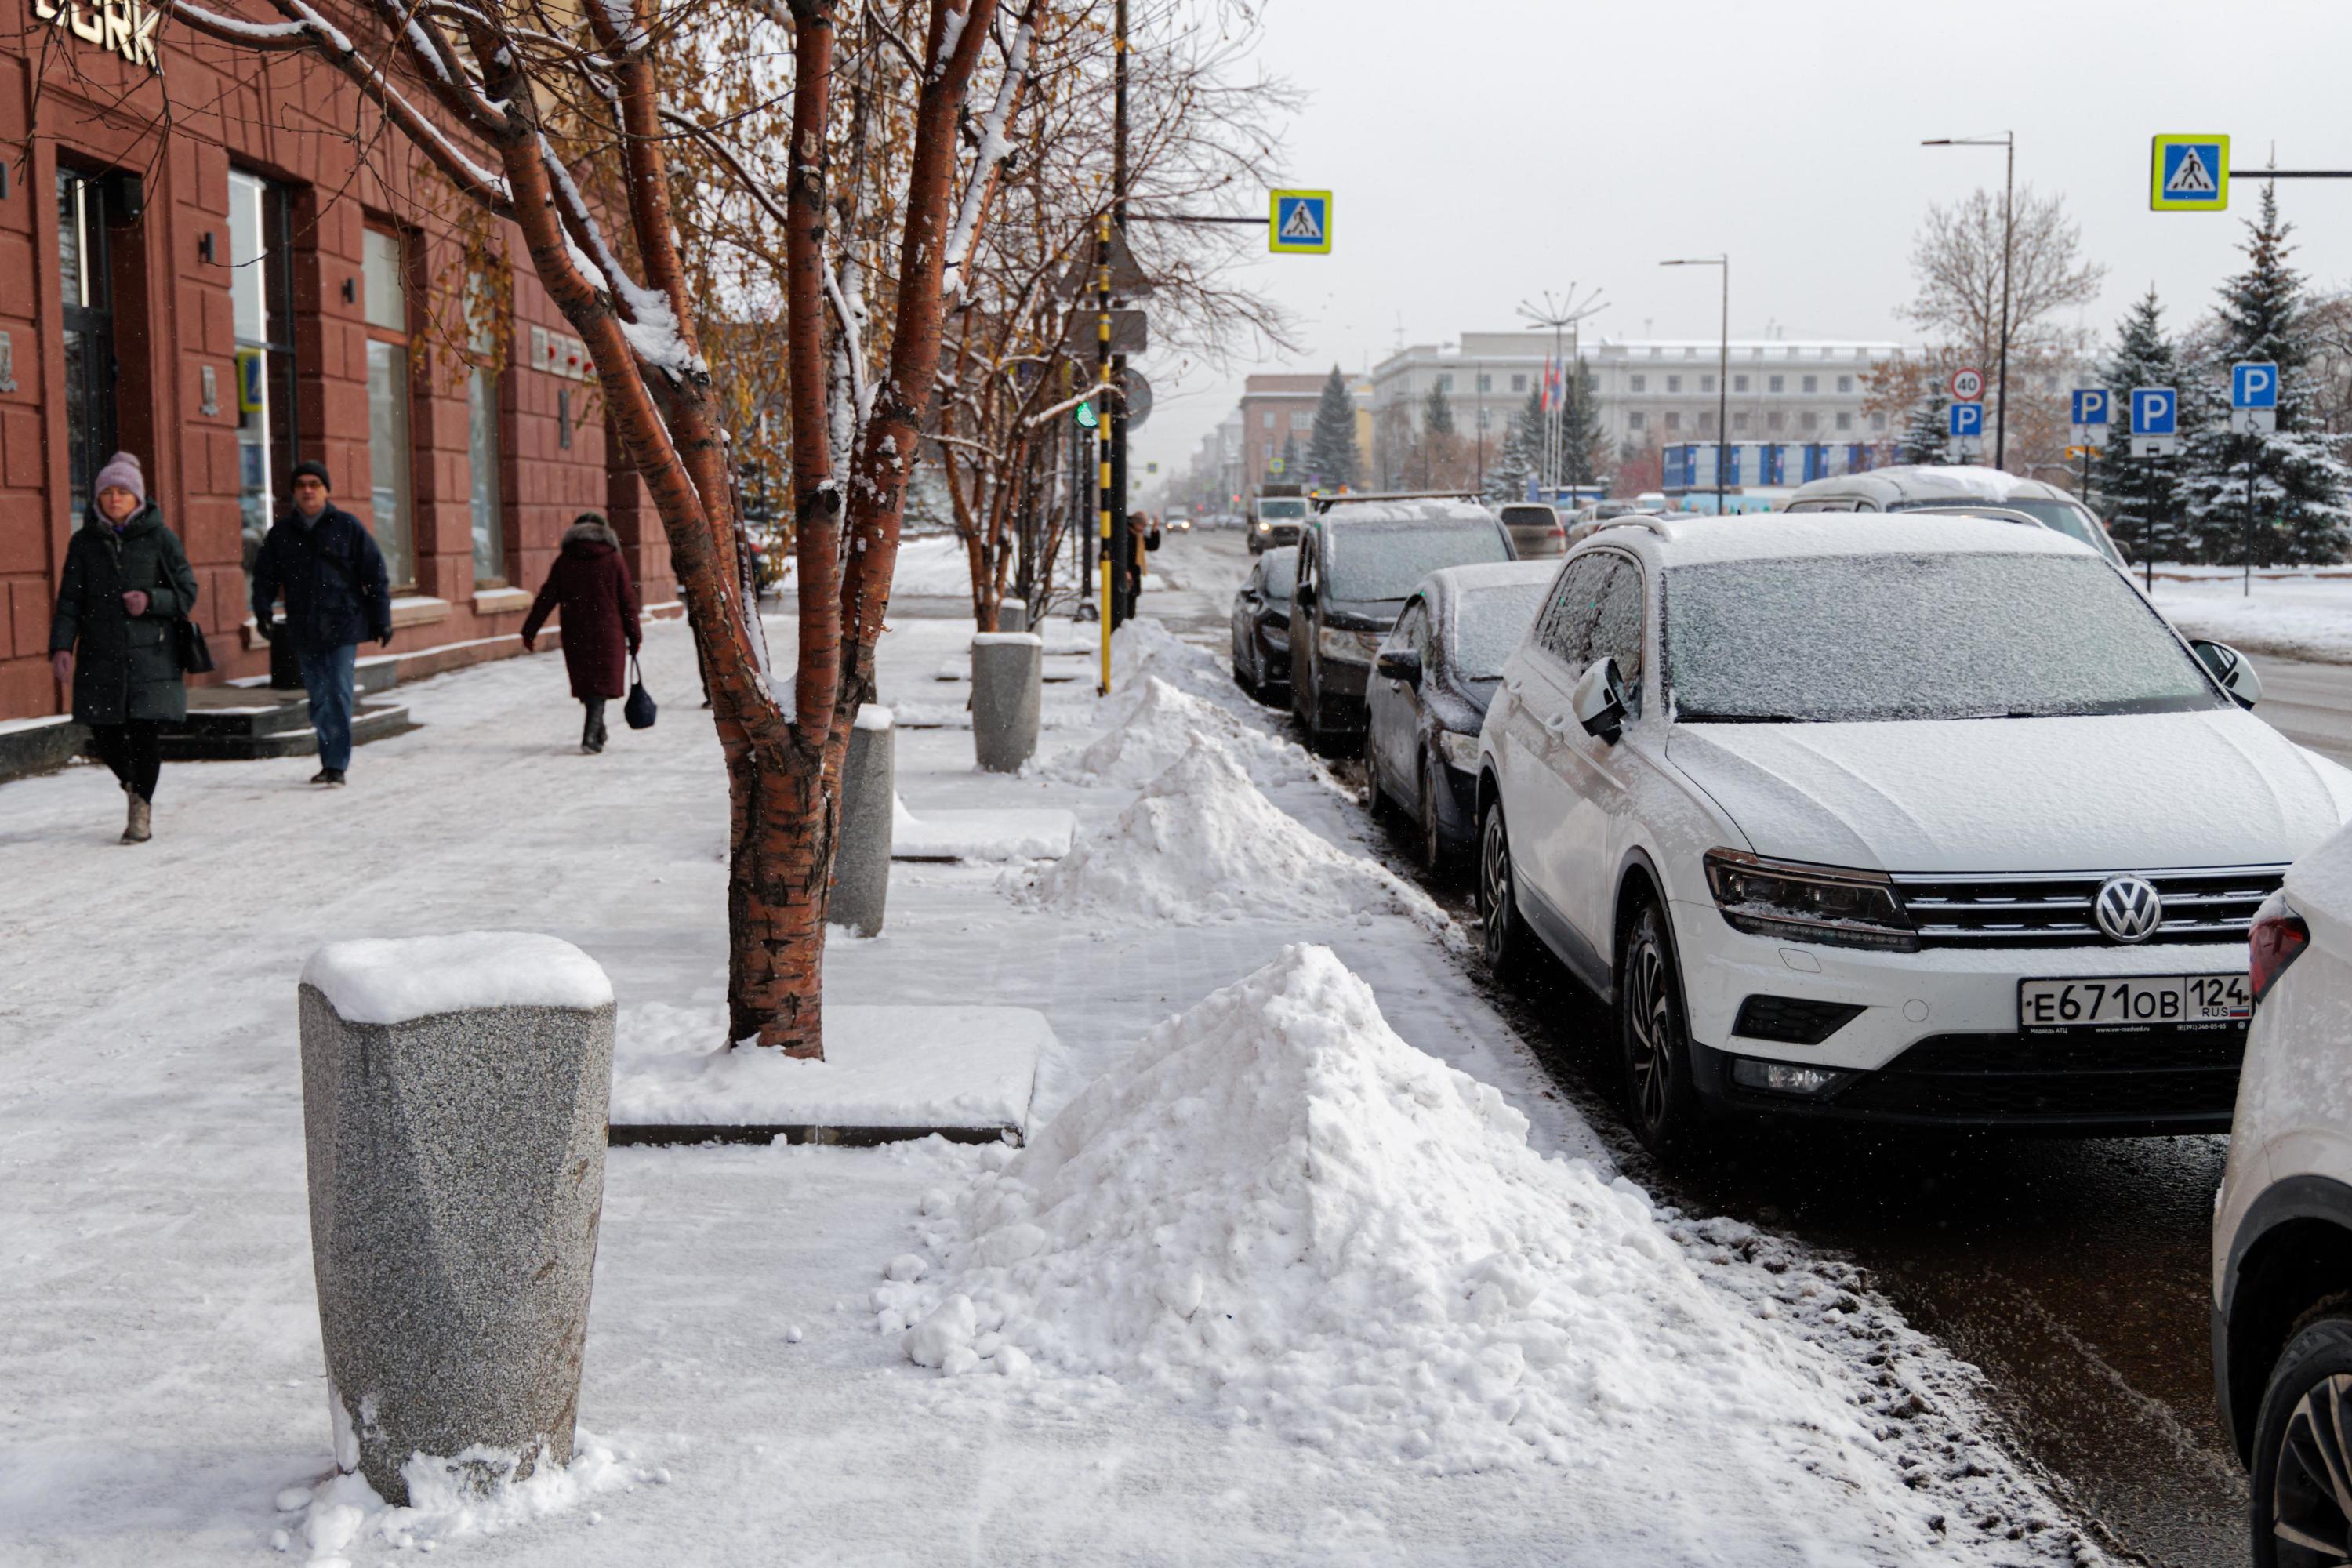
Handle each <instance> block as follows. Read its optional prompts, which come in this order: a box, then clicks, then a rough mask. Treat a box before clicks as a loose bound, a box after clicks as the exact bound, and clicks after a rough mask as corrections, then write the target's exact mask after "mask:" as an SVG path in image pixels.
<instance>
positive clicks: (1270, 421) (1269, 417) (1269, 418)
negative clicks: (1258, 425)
mask: <svg viewBox="0 0 2352 1568" xmlns="http://www.w3.org/2000/svg"><path fill="white" fill-rule="evenodd" d="M1263 417H1264V419H1265V427H1266V428H1267V429H1269V430H1271V429H1273V428H1274V410H1273V409H1271V408H1269V409H1267V410H1266V411H1265V415H1264V416H1263Z"/></svg>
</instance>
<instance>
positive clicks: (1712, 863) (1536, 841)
mask: <svg viewBox="0 0 2352 1568" xmlns="http://www.w3.org/2000/svg"><path fill="white" fill-rule="evenodd" d="M2257 690H2258V683H2257V682H2256V681H2255V679H2254V676H2253V671H2252V668H2251V667H2250V666H2248V665H2246V664H2245V662H2244V661H2243V660H2242V659H2241V658H2239V657H2238V656H2237V654H2236V653H2235V652H2233V651H2232V650H2231V649H2229V648H2227V647H2222V646H2221V645H2220V644H2197V645H2193V651H2192V645H2190V644H2188V643H2185V642H2183V641H2182V640H2181V638H2180V637H2179V636H2178V635H2177V634H2176V633H2175V632H2174V631H2173V630H2172V628H2171V627H2170V626H2168V624H2167V623H2166V622H2165V621H2164V620H2163V619H2162V618H2161V617H2160V616H2158V615H2157V613H2156V612H2155V611H2154V610H2153V609H2152V608H2151V607H2150V606H2149V605H2148V604H2147V601H2146V600H2145V599H2143V598H2142V597H2141V596H2140V595H2138V594H2137V592H2136V591H2135V590H2134V589H2133V588H2132V587H2131V586H2130V585H2129V584H2126V582H2125V581H2124V580H2123V578H2122V577H2121V576H2120V575H2119V574H2117V573H2116V570H2115V569H2114V568H2113V567H2112V566H2111V565H2110V564H2109V563H2107V562H2106V561H2105V560H2104V559H2102V558H2101V557H2100V556H2098V555H2096V554H2095V553H2093V552H2091V551H2090V550H2088V549H2086V548H2085V547H2084V546H2083V545H2082V544H2080V543H2077V542H2074V541H2073V540H2070V539H2068V538H2066V537H2065V536H2063V534H2060V533H2057V532H2054V531H2049V530H2045V529H2037V528H2029V527H2027V526H2025V525H2024V524H2022V523H2021V522H2018V521H1997V520H1993V519H1988V518H1981V517H1970V516H1953V515H1942V516H1932V515H1922V514H1908V515H1904V516H1895V517H1885V516H1872V517H1869V518H1866V519H1858V518H1849V517H1840V516H1833V515H1832V516H1820V517H1789V518H1738V519H1715V518H1700V519H1691V520H1681V519H1673V520H1669V519H1658V518H1649V519H1638V520H1632V521H1629V522H1628V523H1626V524H1622V525H1619V526H1616V527H1612V528H1608V529H1604V530H1602V531H1601V532H1599V533H1597V534H1595V535H1593V536H1592V537H1591V538H1590V539H1588V540H1587V541H1586V542H1584V543H1583V544H1581V545H1580V546H1578V547H1577V549H1576V550H1575V551H1573V552H1571V553H1570V555H1569V556H1568V558H1567V559H1566V561H1565V562H1564V563H1562V565H1561V570H1560V574H1559V578H1558V579H1557V581H1556V582H1555V584H1554V585H1553V588H1552V590H1551V594H1550V596H1549V601H1548V603H1547V605H1546V607H1545V609H1544V610H1543V611H1542V612H1541V614H1540V615H1539V616H1538V618H1537V621H1536V624H1535V626H1534V627H1533V628H1532V629H1531V630H1530V631H1529V633H1528V637H1527V638H1526V640H1525V641H1524V642H1522V643H1521V644H1520V646H1519V648H1518V651H1517V653H1516V654H1514V655H1513V656H1512V658H1511V659H1510V661H1509V663H1508V664H1507V666H1506V668H1505V671H1504V679H1503V684H1502V689H1500V690H1499V691H1498V692H1497V693H1496V699H1495V701H1494V704H1493V706H1492V707H1491V708H1490V709H1489V710H1487V714H1486V723H1485V726H1484V728H1483V730H1482V731H1481V732H1480V737H1479V778H1478V799H1477V810H1478V814H1479V816H1478V821H1479V844H1478V869H1477V895H1478V902H1479V914H1480V917H1481V921H1482V922H1483V926H1484V941H1485V946H1486V956H1487V959H1488V961H1489V962H1490V963H1493V964H1494V965H1495V966H1496V969H1497V970H1498V971H1507V970H1509V969H1510V968H1512V967H1513V966H1514V965H1515V964H1516V963H1517V961H1518V960H1519V959H1520V958H1522V957H1523V956H1524V955H1525V954H1527V953H1528V952H1530V951H1532V944H1533V943H1534V942H1537V941H1540V942H1543V944H1544V945H1545V946H1547V947H1549V948H1550V949H1551V950H1552V951H1553V952H1555V953H1556V954H1558V956H1559V959H1560V961H1561V962H1562V963H1564V964H1566V966H1567V967H1568V968H1569V969H1570V971H1571V972H1572V973H1575V974H1576V975H1577V976H1579V977H1580V979H1581V980H1582V981H1584V983H1585V984H1589V985H1590V986H1591V987H1592V988H1593V989H1594V990H1595V991H1596V992H1598V993H1599V994H1601V996H1602V997H1603V998H1604V999H1607V1000H1610V1001H1611V1002H1612V1003H1613V1005H1614V1007H1615V1012H1616V1020H1617V1032H1618V1035H1619V1037H1620V1042H1619V1043H1620V1049H1621V1051H1622V1058H1623V1066H1624V1071H1625V1089H1626V1101H1627V1110H1628V1113H1629V1117H1630V1119H1631V1121H1632V1122H1633V1128H1634V1130H1635V1131H1636V1132H1637V1133H1638V1134H1639V1135H1640V1136H1641V1137H1642V1139H1643V1141H1644V1142H1647V1143H1648V1144H1650V1145H1651V1146H1652V1147H1654V1148H1663V1147H1664V1146H1666V1145H1668V1144H1670V1143H1673V1142H1676V1141H1678V1140H1681V1139H1684V1138H1685V1137H1687V1136H1688V1135H1689V1134H1690V1133H1691V1131H1693V1129H1694V1127H1695V1125H1696V1122H1697V1121H1698V1119H1699V1112H1700V1110H1701V1109H1702V1107H1703V1106H1706V1105H1710V1104H1711V1105H1715V1106H1718V1107H1731V1108H1745V1109H1749V1110H1777V1111H1790V1112H1802V1113H1810V1114H1815V1115H1823V1116H1839V1117H1850V1118H1874V1119H1878V1120H1882V1121H1895V1122H1914V1123H1923V1124H1927V1123H1931V1124H1941V1125H1957V1126H2030V1127H2035V1128H2041V1129H2049V1130H2054V1129H2064V1130H2069V1131H2089V1132H2187V1131H2223V1130H2225V1129H2226V1128H2227V1127H2228V1126H2229V1121H2230V1109H2231V1102H2232V1100H2233V1098H2234V1096H2235V1093H2236V1089H2237V1079H2238V1067H2239V1059H2240V1057H2241V1055H2242V1051H2243V1049H2244V1042H2245V1031H2246V1020H2247V1018H2248V1016H2250V1012H2251V1006H2250V1002H2249V998H2248V995H2247V987H2246V975H2247V960H2246V935H2247V928H2248V925H2249V922H2250V921H2252V916H2253V913H2254V910H2255V909H2256V907H2257V906H2258V905H2260V904H2261V903H2262V901H2263V899H2264V898H2266V897H2267V896H2268V895H2269V894H2270V893H2271V892H2272V891H2273V889H2276V888H2277V887H2278V885H2279V881H2280V878H2281V876H2282V874H2283V872H2284V868H2285V867H2286V864H2287V862H2288V861H2290V860H2292V859H2294V858H2295V857H2296V856H2298V855H2300V854H2302V853H2303V852H2304V851H2305V850H2306V849H2308V848H2310V847H2312V846H2313V845H2315V844H2316V843H2318V842H2319V841H2320V840H2321V839H2323V838H2325V837H2327V835H2329V834H2330V833H2332V832H2333V831H2334V830H2335V829H2336V826H2337V825H2338V824H2339V823H2341V822H2342V821H2344V820H2345V818H2346V816H2347V813H2352V773H2347V772H2346V771H2345V770H2344V769H2342V768H2339V767H2337V766H2336V764H2334V763H2329V762H2327V761H2325V760H2324V759H2322V758H2319V757H2316V756H2314V755H2313V754H2312V753H2310V752H2305V751H2304V750H2303V749H2302V748H2300V747H2298V746H2296V745H2294V743H2293V742H2289V741H2287V740H2286V739H2285V738H2284V737H2283V736H2281V735H2280V734H2279V733H2277V731H2273V730H2272V729H2271V728H2270V727H2269V726H2268V725H2266V724H2264V723H2263V722H2262V721H2260V720H2258V719H2256V718H2254V717H2253V715H2252V714H2251V713H2249V712H2247V711H2245V710H2244V707H2243V706H2242V704H2251V702H2252V699H2253V697H2254V696H2255V695H2256V693H2257Z"/></svg>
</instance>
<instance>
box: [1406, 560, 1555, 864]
mask: <svg viewBox="0 0 2352 1568" xmlns="http://www.w3.org/2000/svg"><path fill="white" fill-rule="evenodd" d="M1558 575H1559V566H1558V564H1557V563H1553V562H1549V561H1525V562H1520V561H1511V562H1498V563H1494V564H1491V565H1486V566H1449V567H1446V568H1445V569H1444V571H1442V572H1433V573H1431V574H1429V575H1428V576H1426V577H1424V578H1423V579H1422V582H1421V586H1419V587H1418V588H1415V589H1414V590H1413V594H1412V598H1410V599H1408V600H1406V601H1405V606H1404V610H1403V612H1402V614H1401V615H1399V616H1397V622H1396V626H1395V627H1394V628H1393V629H1391V631H1390V633H1389V635H1388V637H1387V638H1386V640H1384V641H1383V642H1382V643H1381V651H1380V653H1379V656H1378V657H1377V658H1375V659H1374V660H1373V662H1372V679H1371V682H1370V687H1369V688H1368V689H1367V708H1368V710H1369V721H1368V724H1367V727H1366V729H1365V741H1364V769H1365V773H1366V775H1367V781H1366V782H1367V786H1368V788H1369V790H1370V797H1371V803H1372V805H1373V806H1374V807H1376V808H1377V807H1378V806H1379V805H1381V802H1382V801H1384V800H1385V801H1387V802H1390V803H1391V804H1392V805H1395V806H1396V807H1397V808H1398V809H1399V810H1400V811H1402V812H1403V813H1405V814H1406V816H1407V817H1408V819H1409V820H1410V821H1411V822H1412V824H1413V827H1414V836H1413V842H1414V845H1415V847H1416V848H1417V849H1418V850H1419V851H1420V855H1421V863H1422V865H1423V867H1425V868H1428V869H1430V870H1435V869H1437V868H1439V867H1441V866H1443V865H1445V864H1448V863H1450V862H1452V861H1453V860H1454V859H1456V858H1460V857H1462V856H1465V855H1467V854H1468V853H1469V850H1470V846H1471V844H1472V842H1473V841H1474V840H1475V838H1476V837H1477V831H1478V817H1477V804H1478V800H1477V782H1478V726H1479V724H1480V722H1481V721H1483V720H1485V718H1486V705H1487V703H1489V702H1491V701H1492V700H1494V697H1495V688H1496V686H1497V685H1499V684H1500V683H1501V681H1502V679H1503V662H1504V661H1505V660H1506V659H1507V658H1510V657H1511V651H1512V650H1513V649H1514V648H1516V647H1518V646H1519V639H1520V638H1521V637H1525V636H1526V635H1527V631H1528V626H1531V625H1533V624H1534V622H1535V618H1536V611H1537V610H1538V609H1539V608H1541V607H1542V605H1543V600H1544V595H1545V593H1546V591H1547V590H1549V588H1550V586H1551V584H1552V579H1553V578H1554V577H1556V576H1558Z"/></svg>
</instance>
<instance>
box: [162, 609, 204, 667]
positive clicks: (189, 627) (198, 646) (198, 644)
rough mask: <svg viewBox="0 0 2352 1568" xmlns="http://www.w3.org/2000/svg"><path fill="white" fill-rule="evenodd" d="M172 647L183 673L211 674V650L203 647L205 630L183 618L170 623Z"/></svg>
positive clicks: (185, 617)
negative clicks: (177, 656)
mask: <svg viewBox="0 0 2352 1568" xmlns="http://www.w3.org/2000/svg"><path fill="white" fill-rule="evenodd" d="M172 647H173V651H174V652H175V653H177V654H178V655H179V659H180V668H181V669H182V670H183V671H184V672H185V673H187V674H189V675H209V674H211V673H212V670H213V650H212V649H211V648H210V647H206V646H205V628H204V627H202V626H198V625H196V623H195V622H194V621H192V620H190V619H189V618H188V617H187V616H181V617H180V618H179V619H178V620H176V621H173V623H172Z"/></svg>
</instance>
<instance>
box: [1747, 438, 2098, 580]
mask: <svg viewBox="0 0 2352 1568" xmlns="http://www.w3.org/2000/svg"><path fill="white" fill-rule="evenodd" d="M1971 502H1974V503H1977V504H1979V505H1986V506H1997V507H2000V508H2002V509H2004V510H2009V511H2020V512H2023V513H2024V514H2025V515H2026V516H2028V517H2030V518H2032V519H2033V520H2034V521H2037V522H2039V523H2041V524H2042V526H2043V527H2044V528H2054V529H2056V530H2057V531H2059V532H2061V533H2063V534H2064V535H2066V537H2068V538H2069V539H2078V540H2080V541H2082V542H2084V544H2087V545H2089V546H2090V547H2091V548H2092V549H2094V550H2095V551H2097V552H2099V553H2100V554H2102V555H2104V556H2105V557H2106V558H2107V559H2108V560H2109V561H2112V562H2113V563H2116V565H2117V566H2119V567H2120V566H2125V565H2127V564H2128V563H2127V562H2126V560H2125V559H2124V552H2123V551H2122V550H2121V549H2119V548H2118V547H2117V546H2116V542H2115V541H2114V540H2112V539H2110V538H2108V537H2107V529H2106V525H2105V523H2103V522H2101V521H2099V520H2098V518H2097V517H2095V516H2094V515H2093V514H2092V512H2091V510H2090V509H2089V508H2088V507H2085V506H2084V504H2083V503H2082V502H2081V501H2078V500H2075V499H2074V497H2073V496H2070V495H2068V494H2067V493H2066V492H2065V491H2064V490H2062V489H2058V488H2057V487H2056V486H2054V485H2045V484H2043V483H2042V481H2041V480H2039V479H2019V478H2018V477H2017V476H2016V475H2015V474H2011V473H2004V472H2003V471H2002V470H2000V469H1999V468H1974V467H1966V466H1958V467H1950V468H1947V467H1944V466H1942V465H1940V464H1929V463H1922V464H1910V465H1905V466H1903V467H1899V468H1872V469H1869V470H1868V471H1866V472H1864V473H1859V474H1840V475H1837V476H1835V477H1834V478H1832V479H1815V480H1813V481H1812V482H1811V483H1810V484H1804V485H1800V486H1798V487H1797V490H1796V493H1795V494H1794V495H1792V496H1790V498H1789V504H1788V506H1787V507H1786V508H1784V509H1783V510H1787V511H1791V512H1802V511H1910V510H1914V509H1916V508H1919V507H1938V508H1948V507H1953V506H1967V505H1969V503H1971Z"/></svg>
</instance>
